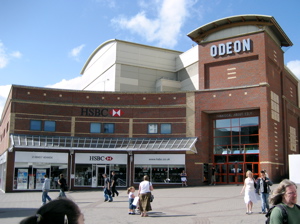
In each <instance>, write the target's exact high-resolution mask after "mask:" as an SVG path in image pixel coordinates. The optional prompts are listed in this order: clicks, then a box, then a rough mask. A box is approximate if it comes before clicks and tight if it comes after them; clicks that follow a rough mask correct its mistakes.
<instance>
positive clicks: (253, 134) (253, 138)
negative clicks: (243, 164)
mask: <svg viewBox="0 0 300 224" xmlns="http://www.w3.org/2000/svg"><path fill="white" fill-rule="evenodd" d="M214 125H215V127H214V131H213V133H214V154H241V153H255V152H256V153H259V150H258V149H259V145H258V143H259V126H258V125H259V117H242V118H229V119H220V120H215V122H214ZM249 145H250V146H255V151H254V150H251V149H248V148H249ZM231 149H232V150H231Z"/></svg>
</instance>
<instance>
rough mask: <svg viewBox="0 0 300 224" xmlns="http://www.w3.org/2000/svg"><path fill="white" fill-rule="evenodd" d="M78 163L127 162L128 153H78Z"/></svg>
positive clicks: (76, 161)
mask: <svg viewBox="0 0 300 224" xmlns="http://www.w3.org/2000/svg"><path fill="white" fill-rule="evenodd" d="M75 163H76V164H127V154H113V153H76V154H75Z"/></svg>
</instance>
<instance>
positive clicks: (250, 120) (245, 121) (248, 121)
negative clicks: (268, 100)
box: [240, 117, 259, 126]
mask: <svg viewBox="0 0 300 224" xmlns="http://www.w3.org/2000/svg"><path fill="white" fill-rule="evenodd" d="M258 123H259V121H258V117H242V118H240V126H254V125H258Z"/></svg>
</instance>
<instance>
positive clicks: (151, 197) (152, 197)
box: [149, 182, 154, 202]
mask: <svg viewBox="0 0 300 224" xmlns="http://www.w3.org/2000/svg"><path fill="white" fill-rule="evenodd" d="M149 190H150V202H152V201H153V200H154V195H153V194H152V193H151V189H150V182H149Z"/></svg>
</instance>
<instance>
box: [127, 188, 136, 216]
mask: <svg viewBox="0 0 300 224" xmlns="http://www.w3.org/2000/svg"><path fill="white" fill-rule="evenodd" d="M134 192H135V188H134V187H133V186H131V187H129V188H128V189H127V194H128V202H129V212H128V214H129V215H135V208H136V206H135V205H133V204H132V203H133V201H134V198H135V195H134Z"/></svg>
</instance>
